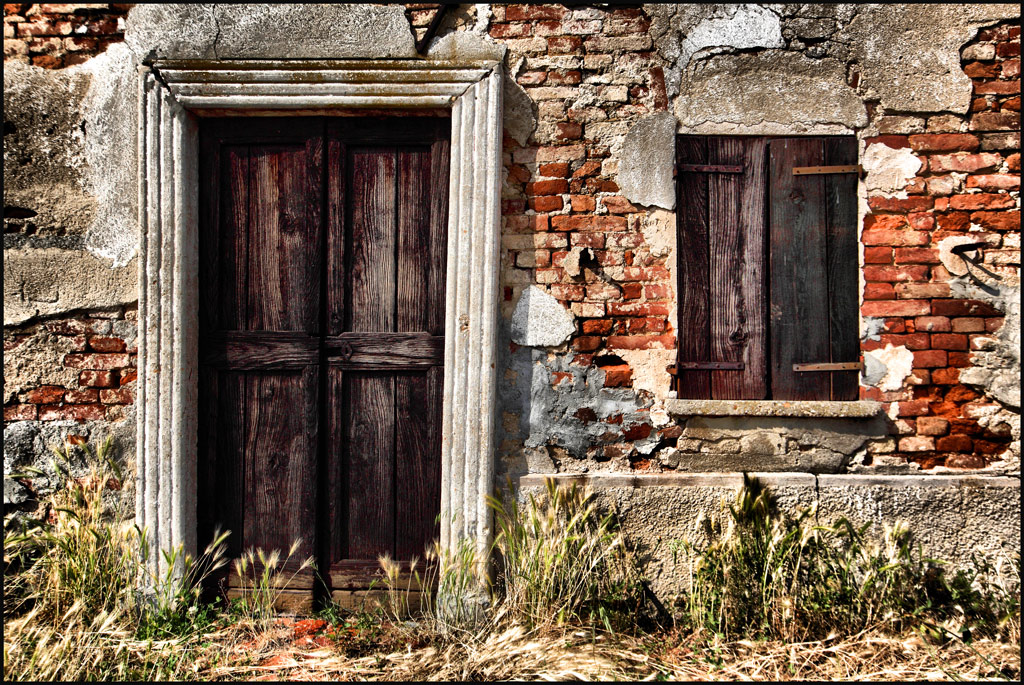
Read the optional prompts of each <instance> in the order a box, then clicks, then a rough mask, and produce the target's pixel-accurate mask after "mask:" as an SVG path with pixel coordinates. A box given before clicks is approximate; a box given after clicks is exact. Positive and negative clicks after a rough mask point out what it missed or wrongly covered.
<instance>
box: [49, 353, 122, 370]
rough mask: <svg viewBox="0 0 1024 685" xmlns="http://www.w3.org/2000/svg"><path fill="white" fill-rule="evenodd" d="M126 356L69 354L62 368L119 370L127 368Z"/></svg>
mask: <svg viewBox="0 0 1024 685" xmlns="http://www.w3.org/2000/svg"><path fill="white" fill-rule="evenodd" d="M129 363H130V360H129V358H128V355H127V354H69V355H66V356H65V357H64V366H66V367H68V368H70V369H119V368H121V367H124V366H128V365H129Z"/></svg>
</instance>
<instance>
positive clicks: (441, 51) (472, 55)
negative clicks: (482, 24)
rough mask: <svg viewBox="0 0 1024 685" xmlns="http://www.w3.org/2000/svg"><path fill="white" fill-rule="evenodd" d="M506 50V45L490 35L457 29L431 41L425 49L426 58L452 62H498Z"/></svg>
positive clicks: (503, 56) (503, 57)
mask: <svg viewBox="0 0 1024 685" xmlns="http://www.w3.org/2000/svg"><path fill="white" fill-rule="evenodd" d="M507 51H508V48H507V47H505V46H504V45H502V44H501V43H497V42H495V41H494V40H493V39H492V38H491V37H490V36H482V35H480V34H478V33H470V32H468V31H458V32H455V33H449V34H446V35H444V36H441V37H440V38H435V39H434V40H433V41H431V43H430V48H429V49H428V50H427V59H432V60H442V61H452V62H475V61H488V60H494V61H498V62H500V61H502V60H503V59H505V53H506V52H507Z"/></svg>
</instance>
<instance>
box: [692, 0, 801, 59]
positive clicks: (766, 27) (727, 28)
mask: <svg viewBox="0 0 1024 685" xmlns="http://www.w3.org/2000/svg"><path fill="white" fill-rule="evenodd" d="M716 9H718V8H716ZM720 11H721V12H723V14H724V16H712V17H708V18H707V19H705V20H703V21H702V22H700V23H699V24H697V26H695V27H694V28H693V30H692V31H690V33H689V34H688V35H687V36H686V37H685V38H683V41H682V44H681V46H680V48H681V49H680V52H681V53H682V54H681V59H680V64H681V65H682V66H684V67H685V66H686V65H687V64H688V63H689V61H690V60H691V59H692V58H693V55H695V54H696V53H698V52H700V51H701V50H704V49H707V48H736V49H740V50H743V49H749V48H781V47H785V42H784V41H783V40H782V25H781V23H780V21H779V15H777V14H775V13H774V12H772V11H771V10H769V9H765V8H763V7H759V6H757V5H725V6H722V7H721V8H720Z"/></svg>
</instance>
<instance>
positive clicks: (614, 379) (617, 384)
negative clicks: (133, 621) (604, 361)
mask: <svg viewBox="0 0 1024 685" xmlns="http://www.w3.org/2000/svg"><path fill="white" fill-rule="evenodd" d="M601 370H602V371H604V385H605V387H606V388H622V387H629V386H631V385H632V384H633V369H631V368H629V364H617V365H615V366H605V367H602V368H601Z"/></svg>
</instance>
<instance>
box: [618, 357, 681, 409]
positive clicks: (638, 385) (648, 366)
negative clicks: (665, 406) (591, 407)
mask: <svg viewBox="0 0 1024 685" xmlns="http://www.w3.org/2000/svg"><path fill="white" fill-rule="evenodd" d="M616 355H617V356H618V357H621V358H622V361H624V362H626V363H627V364H629V366H630V367H631V368H632V369H633V389H634V390H637V391H647V392H650V393H652V394H653V395H654V396H655V397H667V396H668V391H669V389H670V388H671V385H672V376H671V375H670V374H669V373H668V372H667V371H666V370H665V369H666V367H668V366H669V365H670V364H672V362H674V361H675V358H676V351H675V350H616Z"/></svg>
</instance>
